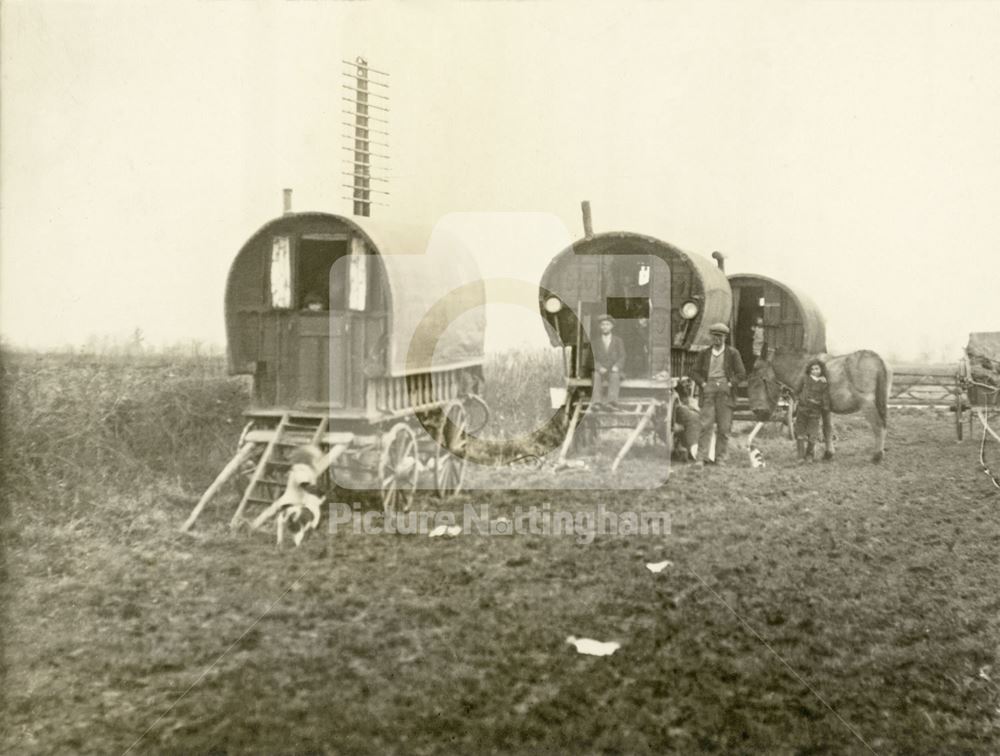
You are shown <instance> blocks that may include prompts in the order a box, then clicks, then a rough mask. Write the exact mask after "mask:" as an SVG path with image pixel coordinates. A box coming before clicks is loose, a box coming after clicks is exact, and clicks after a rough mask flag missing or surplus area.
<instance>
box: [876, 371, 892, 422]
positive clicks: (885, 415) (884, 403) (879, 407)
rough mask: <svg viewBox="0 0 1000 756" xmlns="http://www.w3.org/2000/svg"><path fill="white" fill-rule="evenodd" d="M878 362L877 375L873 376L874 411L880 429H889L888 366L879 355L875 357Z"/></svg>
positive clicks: (889, 379)
mask: <svg viewBox="0 0 1000 756" xmlns="http://www.w3.org/2000/svg"><path fill="white" fill-rule="evenodd" d="M876 356H877V357H878V361H879V369H878V374H877V375H876V376H875V410H876V411H877V412H878V416H879V419H880V420H881V421H882V427H883V428H888V427H889V385H890V381H891V378H890V377H889V366H888V365H886V364H885V360H883V359H882V356H881V355H876Z"/></svg>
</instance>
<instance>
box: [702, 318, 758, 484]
mask: <svg viewBox="0 0 1000 756" xmlns="http://www.w3.org/2000/svg"><path fill="white" fill-rule="evenodd" d="M709 333H710V334H711V336H712V348H711V349H703V350H702V351H701V352H699V354H698V357H697V358H696V359H695V362H694V367H692V368H691V378H693V379H694V382H695V383H697V384H698V386H699V387H700V388H701V436H700V437H699V439H698V461H697V462H696V463H695V464H696V465H697V466H698V467H702V466H704V464H705V463H706V462H707V461H708V447H709V445H710V444H711V442H712V428H713V427H714V428H715V463H716V464H717V465H718V464H723V463H724V461H725V458H726V450H727V447H728V445H729V433H730V431H731V430H732V427H733V405H734V404H735V401H736V395H735V390H736V386H737V385H738V384H739V383H740V382H741V381H744V380H746V377H747V374H746V370H745V369H744V367H743V359H742V358H741V357H740V353H739V352H738V351H736V349H734V348H733V347H731V346H726V336H728V335H729V327H728V326H727V325H726V324H725V323H716V324H715V325H713V326H712V327H711V328H709Z"/></svg>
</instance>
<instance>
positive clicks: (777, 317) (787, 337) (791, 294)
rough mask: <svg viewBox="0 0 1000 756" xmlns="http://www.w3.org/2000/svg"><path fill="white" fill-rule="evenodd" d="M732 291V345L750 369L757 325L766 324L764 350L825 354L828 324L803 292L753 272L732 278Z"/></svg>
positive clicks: (765, 352) (730, 281)
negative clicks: (758, 322) (759, 321)
mask: <svg viewBox="0 0 1000 756" xmlns="http://www.w3.org/2000/svg"><path fill="white" fill-rule="evenodd" d="M729 285H730V286H731V287H732V291H733V328H732V331H733V335H732V342H733V346H734V347H736V349H737V350H738V351H739V353H740V356H742V357H743V364H744V365H746V366H747V369H748V370H749V369H751V368H752V367H753V363H754V354H753V340H754V326H755V324H756V323H757V320H758V318H759V319H760V320H761V322H762V324H763V329H764V332H763V337H764V338H763V349H764V350H766V351H763V352H762V354H765V355H766V354H767V353H768V352H770V351H781V352H785V351H795V352H805V353H808V354H820V353H822V352H826V322H825V321H824V320H823V315H822V313H820V311H819V308H818V307H817V306H816V305H815V304H814V303H813V301H812V300H811V299H809V297H807V296H806V295H804V294H803V293H802V292H801V291H798V290H796V289H793V288H792V287H790V286H788V285H786V284H783V283H781V282H780V281H776V280H774V279H773V278H767V277H766V276H759V275H756V274H750V273H740V274H738V275H732V276H730V277H729Z"/></svg>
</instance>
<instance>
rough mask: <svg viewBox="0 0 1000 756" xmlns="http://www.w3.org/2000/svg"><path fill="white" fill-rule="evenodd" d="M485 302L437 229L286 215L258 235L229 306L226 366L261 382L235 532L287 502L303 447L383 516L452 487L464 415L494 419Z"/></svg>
mask: <svg viewBox="0 0 1000 756" xmlns="http://www.w3.org/2000/svg"><path fill="white" fill-rule="evenodd" d="M362 220H363V222H362ZM483 304H485V295H484V286H483V283H482V280H481V278H480V276H479V272H478V270H477V268H476V265H475V263H474V261H473V260H472V259H471V258H470V257H469V255H468V254H467V252H466V251H465V250H464V249H462V248H461V247H460V245H458V244H457V243H455V242H454V240H452V239H450V238H449V237H447V236H446V235H443V234H435V235H434V238H433V239H432V238H431V235H430V232H429V230H425V229H415V228H412V227H405V226H398V225H389V224H385V223H376V222H373V221H371V220H370V219H367V218H365V219H352V218H347V217H343V216H339V215H331V214H327V213H289V214H286V215H284V216H282V217H280V218H277V219H275V220H272V221H271V222H269V223H267V224H266V225H264V226H263V227H262V228H261V229H260V230H259V231H257V232H256V233H255V234H254V235H253V236H252V237H250V239H249V241H247V242H246V244H244V245H243V248H242V249H241V250H240V251H239V253H238V254H237V256H236V258H235V260H234V261H233V263H232V267H231V269H230V272H229V279H228V282H227V285H226V297H225V317H226V335H227V340H228V360H229V370H230V372H231V373H233V374H243V375H250V376H252V377H253V398H252V406H251V408H250V410H249V411H248V412H247V417H248V419H249V423H248V426H247V429H246V430H245V432H244V435H243V439H242V440H241V444H240V451H239V454H238V455H237V459H238V461H237V460H234V463H233V464H232V467H233V468H234V469H232V470H229V469H228V468H227V470H226V471H223V473H224V474H222V475H220V480H217V481H216V483H217V484H218V485H221V482H220V481H221V479H223V478H224V477H227V473H228V474H233V473H234V472H235V470H236V469H242V470H243V472H244V473H245V474H247V475H248V477H249V483H248V485H247V486H246V488H245V490H244V493H243V496H242V499H241V501H240V504H239V506H238V508H237V512H236V515H235V516H234V518H233V523H234V524H236V523H238V522H239V521H240V519H241V517H242V515H243V512H244V509H245V508H246V507H248V506H251V505H258V506H259V505H262V504H265V503H270V502H273V501H274V500H275V499H276V498H278V495H280V491H281V489H282V488H283V486H284V481H285V477H286V476H285V474H284V473H285V472H287V469H288V467H289V465H288V461H287V455H286V453H285V451H286V450H290V449H293V448H295V447H297V446H301V445H303V444H307V443H311V444H315V445H317V446H319V447H320V448H321V449H322V450H323V451H324V452H326V454H325V456H324V458H323V460H324V462H323V464H324V465H325V466H327V467H328V471H327V470H324V471H323V472H325V473H327V475H326V477H327V478H328V482H329V483H331V484H336V485H339V486H342V487H345V488H364V489H375V490H378V491H380V492H381V494H382V498H383V502H384V505H385V507H386V508H387V509H395V508H396V507H404V508H405V507H407V506H408V505H409V503H410V501H411V500H412V497H413V495H414V492H415V490H416V489H417V487H418V485H419V484H420V481H421V480H425V481H426V485H427V486H428V487H433V488H435V489H436V490H437V492H438V493H439V494H440V495H442V496H447V495H450V494H453V493H455V492H457V491H458V490H459V489H460V488H461V485H462V478H463V474H464V464H465V463H464V456H463V451H464V438H465V432H466V423H467V421H466V416H467V410H468V409H475V410H476V411H477V413H482V412H483V411H484V410H485V407H484V405H482V403H481V400H479V399H478V392H479V387H480V384H481V381H482V364H483V337H484V333H485V314H484V312H485V311H484V308H483V307H482V305H483ZM213 487H214V488H215V489H216V490H217V486H216V484H213ZM213 493H214V490H213V489H210V490H209V491H208V492H206V497H209V496H210V495H211V494H213ZM206 497H203V501H202V502H199V505H198V507H196V510H195V512H193V513H192V516H191V518H189V521H188V523H186V524H185V528H187V527H189V526H190V524H191V523H193V521H194V518H195V517H197V515H198V513H199V512H200V511H201V508H202V507H203V506H204V504H205V502H206V501H207V498H206Z"/></svg>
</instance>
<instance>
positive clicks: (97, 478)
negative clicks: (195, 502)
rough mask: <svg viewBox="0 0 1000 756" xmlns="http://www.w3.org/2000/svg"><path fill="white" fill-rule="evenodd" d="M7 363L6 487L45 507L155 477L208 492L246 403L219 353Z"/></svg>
mask: <svg viewBox="0 0 1000 756" xmlns="http://www.w3.org/2000/svg"><path fill="white" fill-rule="evenodd" d="M2 357H3V363H2V376H0V378H2V383H0V401H2V405H0V412H2V418H3V439H2V459H3V468H4V475H5V481H4V483H5V488H6V489H7V490H8V491H10V492H14V493H19V494H27V495H31V496H33V497H46V499H47V500H49V501H51V500H52V499H53V498H54V499H57V500H62V501H66V500H79V499H80V498H81V496H88V497H89V496H90V495H93V494H99V493H100V492H102V491H103V492H109V490H116V491H123V490H127V489H128V488H129V487H130V486H132V485H135V484H137V483H138V482H139V481H141V480H144V479H148V478H149V476H150V474H160V475H168V476H171V477H175V478H177V479H179V480H180V481H181V482H182V484H187V485H188V486H190V485H201V484H206V485H207V483H208V482H210V481H211V479H212V477H213V476H214V475H215V474H216V473H217V472H218V470H219V469H220V467H221V465H223V464H224V463H225V457H226V456H227V454H229V453H231V451H232V448H233V446H234V445H235V443H236V440H237V435H238V434H239V431H240V428H241V427H242V426H241V413H242V412H243V410H244V409H245V408H246V405H247V403H248V391H247V386H246V384H245V382H244V381H242V380H239V379H234V378H230V377H228V376H226V374H225V369H224V363H223V361H222V359H220V358H219V357H217V356H216V357H188V358H177V357H171V358H165V357H161V356H155V355H130V356H107V355H105V356H92V355H58V354H25V353H11V352H5V353H4V354H3V356H2Z"/></svg>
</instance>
